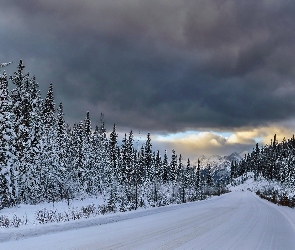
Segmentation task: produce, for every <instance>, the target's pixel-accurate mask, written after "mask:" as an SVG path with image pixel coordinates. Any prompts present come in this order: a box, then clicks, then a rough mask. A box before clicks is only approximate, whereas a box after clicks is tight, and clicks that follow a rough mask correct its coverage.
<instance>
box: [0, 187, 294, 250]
mask: <svg viewBox="0 0 295 250" xmlns="http://www.w3.org/2000/svg"><path fill="white" fill-rule="evenodd" d="M286 211H287V212H286ZM294 215H295V210H294V209H290V208H282V207H278V206H276V205H274V204H271V203H269V202H267V201H264V200H261V199H260V198H258V197H257V196H256V195H255V194H253V193H251V192H248V191H245V192H242V191H240V192H232V193H229V194H225V195H222V196H220V197H214V198H212V199H210V200H206V201H200V202H194V203H187V204H183V205H176V206H171V207H167V209H165V210H161V209H157V208H155V209H153V211H152V212H151V213H150V214H143V215H142V216H138V214H137V212H135V213H133V214H132V216H129V218H128V219H124V220H120V221H118V222H113V223H108V224H104V225H97V226H91V227H84V228H78V229H73V230H68V231H64V232H59V233H51V234H45V235H39V236H36V237H29V238H25V239H22V240H18V241H7V242H4V243H1V244H0V249H218V250H220V249H247V250H249V249H267V250H269V249H284V250H287V249H295V220H294V218H295V216H294ZM118 218H119V217H118Z"/></svg>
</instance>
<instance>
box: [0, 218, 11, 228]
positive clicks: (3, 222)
mask: <svg viewBox="0 0 295 250" xmlns="http://www.w3.org/2000/svg"><path fill="white" fill-rule="evenodd" d="M0 227H5V228H8V227H9V219H8V217H7V216H5V215H1V216H0Z"/></svg>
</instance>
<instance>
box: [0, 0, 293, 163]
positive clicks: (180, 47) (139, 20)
mask: <svg viewBox="0 0 295 250" xmlns="http://www.w3.org/2000/svg"><path fill="white" fill-rule="evenodd" d="M294 31H295V2H294V1H288V0H285V1H275V0H269V1H257V0H247V1H227V0H214V1H213V0H204V1H192V0H190V1H186V0H184V1H174V0H169V1H168V0H162V1H161V0H118V1H115V0H83V1H81V0H43V1H40V0H26V1H18V0H2V1H1V7H0V34H1V39H0V46H1V50H0V58H1V61H0V62H8V61H13V62H14V63H13V64H12V65H11V66H9V68H7V71H10V70H12V71H13V70H15V69H16V67H17V63H18V61H19V59H23V61H24V64H25V66H26V68H25V69H26V70H27V71H29V72H30V74H32V75H36V78H37V81H38V82H39V84H40V88H41V90H42V94H43V96H44V95H45V93H46V91H47V88H48V86H49V84H50V82H52V83H53V86H54V94H55V100H56V103H59V102H63V104H64V109H65V114H66V120H67V121H69V122H70V123H74V122H78V121H80V120H81V119H84V117H85V114H86V111H90V115H91V118H92V123H93V124H95V123H96V122H97V121H98V120H99V116H100V113H101V112H103V113H104V114H105V122H106V124H107V125H108V127H109V129H110V128H111V127H112V124H113V123H116V125H117V128H118V131H119V132H122V131H124V132H128V131H129V130H131V129H132V130H133V131H134V132H135V133H138V131H141V137H143V138H144V137H145V135H146V133H147V132H150V133H151V134H152V135H153V137H152V138H153V140H154V149H155V150H156V149H157V148H161V149H163V148H167V149H168V150H171V149H172V148H176V150H177V151H178V152H177V153H183V155H185V156H190V157H194V156H198V155H201V154H207V155H210V154H221V155H225V154H229V153H231V152H234V151H237V152H242V151H244V150H250V149H252V148H253V147H254V145H255V143H256V142H260V143H269V142H270V138H271V137H272V136H273V133H278V136H279V138H282V137H283V136H291V135H292V133H293V130H294V129H293V128H294V124H295V123H294V120H295V119H294V118H295V98H294V96H295V83H294V77H295V32H294Z"/></svg>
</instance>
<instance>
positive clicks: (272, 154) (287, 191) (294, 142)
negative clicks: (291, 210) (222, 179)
mask: <svg viewBox="0 0 295 250" xmlns="http://www.w3.org/2000/svg"><path fill="white" fill-rule="evenodd" d="M249 172H253V173H254V180H255V181H256V180H260V179H265V180H267V181H269V183H275V182H276V183H278V184H279V185H280V187H281V191H279V190H277V189H275V187H271V186H270V187H269V188H268V189H265V190H260V191H259V192H258V193H259V195H262V196H263V197H264V198H267V199H269V200H270V201H272V202H274V203H279V204H281V203H282V204H284V205H289V206H292V207H295V196H292V194H291V193H294V188H295V137H294V135H293V136H292V137H291V138H290V139H286V138H284V139H283V140H282V142H280V143H279V142H278V140H277V138H276V135H274V138H273V140H272V141H271V143H270V144H269V145H264V146H262V147H261V148H260V147H259V145H258V143H257V144H256V146H255V148H254V149H253V151H252V152H251V153H249V154H247V155H245V157H244V159H242V160H241V161H240V162H239V163H237V162H232V165H231V179H232V181H234V179H235V178H237V177H242V180H246V179H247V173H249Z"/></svg>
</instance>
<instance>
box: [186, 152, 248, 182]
mask: <svg viewBox="0 0 295 250" xmlns="http://www.w3.org/2000/svg"><path fill="white" fill-rule="evenodd" d="M242 158H243V157H242V153H241V154H239V153H237V152H234V153H232V154H230V155H228V156H220V155H212V156H209V157H206V156H204V155H202V156H200V157H199V158H196V159H194V160H193V161H192V162H191V165H193V166H197V165H198V159H199V160H200V168H201V169H205V168H207V167H208V166H209V165H210V168H211V173H212V175H213V177H214V178H218V179H220V178H221V179H224V178H226V177H228V176H229V174H230V166H231V162H232V161H236V162H240V161H241V160H242Z"/></svg>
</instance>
